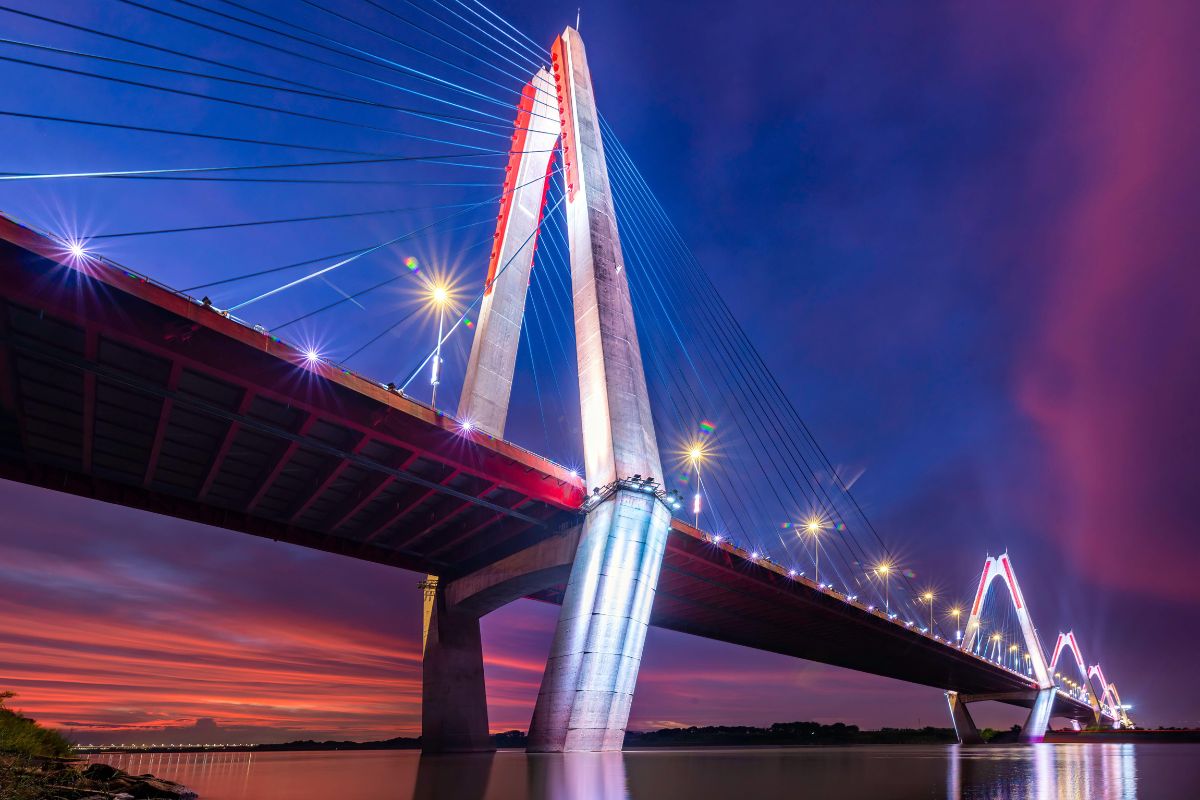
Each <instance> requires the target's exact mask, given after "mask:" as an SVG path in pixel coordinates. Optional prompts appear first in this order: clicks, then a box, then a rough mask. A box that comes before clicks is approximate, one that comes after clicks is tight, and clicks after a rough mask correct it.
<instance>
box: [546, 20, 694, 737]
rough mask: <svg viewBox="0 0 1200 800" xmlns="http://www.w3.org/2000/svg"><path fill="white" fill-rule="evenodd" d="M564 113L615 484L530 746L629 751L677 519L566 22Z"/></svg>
mask: <svg viewBox="0 0 1200 800" xmlns="http://www.w3.org/2000/svg"><path fill="white" fill-rule="evenodd" d="M551 59H552V62H553V66H554V77H555V82H556V89H557V94H558V104H559V108H560V112H561V115H562V151H563V163H564V169H565V174H566V193H567V200H566V216H567V228H568V230H567V233H568V238H569V241H570V251H571V284H572V291H573V295H574V304H575V341H576V352H577V356H578V362H579V398H580V411H581V420H582V423H583V447H584V465H585V472H586V478H587V484H588V486H592V487H603V488H604V489H607V491H606V492H604V493H602V494H601V497H602V498H603V499H602V500H601V501H600V502H598V503H597V504H596V505H595V506H594V507H593V508H591V510H590V511H589V513H588V516H587V518H586V521H585V522H584V529H583V532H582V535H581V537H580V541H579V549H578V551H577V553H576V556H575V561H574V564H573V565H572V568H571V576H570V578H569V580H568V582H567V588H566V593H565V596H564V599H563V607H562V611H561V613H560V615H559V620H558V627H557V628H556V630H555V633H554V640H553V644H552V645H551V651H550V657H549V659H548V661H547V663H546V671H545V673H544V675H543V676H542V687H541V691H540V692H539V694H538V699H537V705H536V707H535V709H534V714H533V721H532V723H531V724H530V728H529V750H530V751H532V752H562V751H568V750H591V751H602V750H619V749H621V745H622V743H623V740H624V736H625V726H626V724H627V722H628V721H629V708H630V704H631V702H632V700H633V689H634V685H635V684H636V682H637V673H638V668H639V666H640V665H641V657H642V646H643V644H644V643H645V638H646V628H647V625H648V623H649V619H650V607H651V605H652V603H653V600H654V590H655V587H656V586H657V583H658V574H659V570H660V569H661V567H662V557H663V552H664V550H665V549H666V540H667V534H668V532H669V530H670V512H669V511H668V510H667V508H666V506H665V505H664V504H663V503H662V502H661V501H660V500H659V499H658V498H657V497H655V495H654V494H653V493H652V492H648V491H645V490H643V489H640V488H633V487H632V486H630V485H629V484H618V483H617V481H618V479H623V480H624V479H630V478H633V477H634V476H640V477H641V478H643V479H645V478H650V477H654V478H657V479H660V480H661V477H662V474H663V473H662V466H661V463H660V461H659V454H658V443H657V441H656V439H655V435H654V422H653V419H652V417H651V413H650V399H649V395H648V393H647V391H646V375H645V371H644V369H643V367H642V355H641V349H640V347H639V346H638V340H637V329H636V326H635V324H634V317H633V305H632V302H631V300H630V295H629V285H628V283H627V282H626V276H625V263H624V258H623V256H622V254H621V242H620V237H619V235H618V232H617V222H616V216H615V213H614V209H613V202H612V193H611V189H610V186H609V181H608V168H607V165H606V164H605V161H604V146H603V143H602V141H601V136H600V122H599V116H598V115H597V112H596V104H595V98H594V96H593V92H592V81H591V75H590V73H589V71H588V66H587V57H586V55H585V53H584V49H583V42H582V41H581V40H580V38H579V34H578V32H576V31H575V30H573V29H571V28H567V29H566V31H564V32H563V35H562V36H561V37H559V39H557V40H556V41H555V43H554V46H553V48H552V51H551Z"/></svg>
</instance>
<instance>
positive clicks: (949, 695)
mask: <svg viewBox="0 0 1200 800" xmlns="http://www.w3.org/2000/svg"><path fill="white" fill-rule="evenodd" d="M946 702H947V703H949V705H950V719H951V721H953V722H954V732H955V733H956V734H958V743H959V744H983V737H982V736H980V735H979V728H977V727H975V720H973V719H971V712H970V711H968V710H967V704H966V703H965V702H963V700H962V699H961V698H960V697H959V696H958V692H946Z"/></svg>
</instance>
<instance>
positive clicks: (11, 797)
mask: <svg viewBox="0 0 1200 800" xmlns="http://www.w3.org/2000/svg"><path fill="white" fill-rule="evenodd" d="M12 696H13V694H12V692H0V799H2V800H109V798H114V799H115V798H124V799H126V800H192V798H195V797H196V795H195V793H194V792H191V791H189V790H188V789H186V788H185V787H183V786H180V785H179V784H177V783H172V782H171V781H165V780H161V779H159V778H155V777H154V776H153V775H130V774H128V773H126V772H122V771H121V770H119V769H116V768H115V767H110V766H108V765H107V764H85V763H83V762H82V761H79V760H77V759H74V758H71V757H70V755H71V744H70V742H68V741H67V740H66V739H65V738H64V737H63V736H62V734H60V733H58V732H57V731H53V730H50V729H49V728H46V727H43V726H41V725H39V724H38V723H37V721H36V720H33V719H30V718H29V717H26V716H24V715H22V714H20V713H18V712H16V711H13V710H12V709H10V708H5V707H4V701H6V700H8V699H9V698H11V697H12Z"/></svg>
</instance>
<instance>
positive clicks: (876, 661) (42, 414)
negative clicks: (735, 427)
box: [0, 215, 1093, 723]
mask: <svg viewBox="0 0 1200 800" xmlns="http://www.w3.org/2000/svg"><path fill="white" fill-rule="evenodd" d="M0 286H2V287H3V295H2V297H0V477H4V478H8V479H10V480H14V481H20V482H24V483H28V484H32V485H36V486H42V487H45V488H49V489H54V490H57V491H64V492H69V493H72V494H76V495H80V496H84V497H90V498H94V499H97V500H101V501H105V502H109V503H116V504H120V505H125V506H129V507H133V508H140V509H144V510H147V511H151V512H154V513H159V514H165V515H168V516H173V517H177V518H180V519H186V520H191V521H195V522H201V523H204V524H208V525H214V526H217V527H222V528H227V529H230V530H236V531H241V532H244V533H250V534H254V535H256V536H262V537H267V538H271V539H276V540H279V541H284V542H289V543H292V544H297V545H302V546H305V547H312V548H316V549H318V550H323V551H327V552H332V553H339V554H342V555H347V556H351V557H354V558H360V559H366V560H370V561H375V562H379V563H383V564H389V565H392V566H396V567H401V568H404V569H408V570H413V571H417V572H422V573H432V574H436V575H439V576H441V577H442V579H443V580H451V579H453V578H455V577H458V576H463V575H467V574H469V573H471V572H473V571H475V570H477V569H479V568H481V567H484V566H487V565H489V564H492V563H494V562H496V561H498V560H500V559H503V558H505V557H506V556H511V555H513V554H516V553H518V552H520V551H522V550H524V549H526V548H528V547H530V546H532V545H535V544H537V543H539V542H541V541H544V540H547V539H549V538H551V537H555V536H565V535H569V533H570V531H572V530H573V529H574V528H575V527H576V524H577V522H578V521H579V514H580V511H579V509H580V508H581V506H582V504H583V501H584V499H585V497H586V494H587V493H586V489H585V487H584V485H583V483H582V481H581V480H580V479H579V478H578V477H576V476H574V475H573V474H572V473H571V472H570V471H569V470H568V469H566V468H564V467H562V466H560V465H558V464H555V463H553V462H551V461H548V460H547V459H544V458H542V457H540V456H538V455H536V454H534V453H531V452H529V451H527V450H525V449H523V448H520V447H518V446H516V445H514V444H512V443H509V442H506V441H502V440H499V439H494V438H491V437H488V436H485V435H482V434H480V433H479V432H466V433H464V432H463V431H462V430H461V429H460V427H459V425H458V424H457V422H456V421H455V420H453V419H451V418H449V417H447V416H445V415H443V414H441V413H438V412H435V411H434V410H433V409H431V408H430V407H428V406H426V405H424V404H422V403H420V402H417V401H415V400H413V399H412V398H409V397H406V396H404V395H402V394H400V393H398V392H396V391H394V390H391V389H389V388H387V387H385V386H382V385H380V384H379V383H378V382H375V381H371V380H369V379H367V378H365V377H363V376H360V375H358V374H355V373H354V372H351V371H348V370H344V369H342V368H341V367H338V366H336V365H333V364H330V363H327V362H323V361H315V362H312V361H309V359H308V358H307V357H306V355H305V354H304V353H303V352H301V351H300V350H298V349H296V348H294V347H291V346H289V345H288V344H286V343H285V342H282V341H279V340H277V339H275V338H273V337H272V336H270V335H269V334H268V333H266V332H264V331H262V330H261V329H256V328H254V327H251V326H249V325H246V324H243V323H242V322H239V321H237V320H235V319H231V318H229V317H227V316H226V315H224V314H222V313H221V312H219V311H217V310H215V309H213V308H212V307H210V306H207V305H205V304H204V303H202V302H201V301H198V300H196V299H193V298H190V297H187V296H185V295H182V294H180V293H178V292H174V291H172V290H170V289H168V288H166V287H163V286H161V285H159V284H156V283H154V282H153V281H151V280H149V279H147V278H145V277H143V276H140V275H137V274H136V273H133V272H130V271H128V270H126V269H124V268H122V267H120V266H118V265H115V264H112V263H110V262H107V261H102V260H100V259H95V258H91V257H88V258H87V259H84V260H79V259H75V258H73V257H72V256H70V254H69V253H68V252H67V251H66V248H65V247H64V246H63V245H62V244H61V243H59V242H57V241H55V240H54V239H52V238H50V237H48V236H46V235H45V234H43V233H40V232H37V231H34V230H32V229H30V228H27V227H24V226H22V225H21V224H20V223H18V222H15V221H13V220H11V219H9V218H7V217H4V216H2V215H0ZM31 534H33V535H48V536H52V535H53V532H52V531H39V532H31ZM531 596H533V597H535V598H536V599H540V600H544V601H548V602H558V601H560V600H561V587H558V588H554V589H549V590H543V591H539V592H536V593H534V594H532V595H531ZM902 623H903V620H897V621H892V620H889V619H887V617H886V616H885V615H884V614H883V613H882V611H880V610H878V609H876V610H870V609H868V607H867V606H865V605H864V604H862V603H859V602H858V601H856V600H851V599H849V598H847V597H845V596H844V595H841V594H839V593H836V592H834V591H831V590H822V589H819V588H818V587H817V586H816V584H814V583H813V582H811V581H809V580H808V579H806V578H804V577H794V578H793V577H790V576H789V575H788V573H787V572H786V571H785V570H784V569H783V568H781V567H779V566H778V565H776V564H773V563H770V562H768V561H765V560H762V559H755V558H753V557H752V554H750V553H747V552H745V551H743V550H741V549H739V548H737V547H735V546H733V545H731V544H730V543H728V542H714V541H713V540H712V539H711V538H710V537H709V536H707V535H706V534H704V533H703V532H701V531H698V530H696V529H694V528H693V527H692V526H690V525H687V524H685V523H683V522H681V521H679V520H675V522H674V524H673V527H672V531H671V534H670V537H669V540H668V546H667V551H666V557H665V560H664V563H663V570H662V574H661V577H660V579H659V584H658V590H657V593H656V596H655V600H654V608H653V612H652V617H651V624H653V625H655V626H658V627H662V628H667V629H670V630H675V631H681V632H684V633H690V634H694V635H696V636H703V637H706V638H709V639H715V640H718V641H722V642H730V643H733V644H738V645H743V646H745V647H751V648H755V649H759V650H767V651H770V652H775V653H781V654H784V655H789V656H794V657H797V658H803V659H807V660H811V661H818V662H822V663H826V664H834V665H837V666H842V667H847V668H850V669H855V670H859V671H862V672H868V673H872V674H876V675H883V676H886V677H890V678H897V679H899V680H903V681H909V682H912V683H916V684H922V685H926V686H931V687H936V688H938V689H945V690H953V691H957V692H960V693H962V694H964V695H972V696H976V697H977V698H978V699H985V698H986V697H987V696H990V695H1001V696H1003V697H1002V701H1003V702H1007V703H1010V704H1013V705H1020V706H1025V707H1029V706H1030V705H1031V703H1032V699H1033V698H1032V690H1033V689H1034V688H1035V686H1034V682H1033V680H1032V679H1031V678H1029V677H1027V676H1025V675H1023V674H1021V673H1019V672H1015V671H1013V670H1010V669H1007V668H1005V667H1002V666H1000V665H997V664H994V663H992V662H990V661H987V660H985V659H983V658H980V657H978V656H975V655H973V654H970V653H966V652H963V651H961V650H959V649H957V648H956V647H954V646H953V645H951V644H950V643H948V642H946V641H944V640H940V639H937V638H935V637H933V636H930V635H927V634H923V633H921V632H920V630H918V629H917V628H916V627H915V626H913V627H909V626H906V625H904V624H902ZM1053 716H1056V717H1060V718H1068V719H1075V720H1079V721H1080V722H1084V723H1087V722H1089V721H1091V720H1092V719H1093V712H1092V710H1091V708H1090V707H1089V706H1088V705H1087V704H1086V703H1083V702H1081V701H1078V700H1076V699H1074V698H1072V697H1069V696H1067V695H1065V694H1063V693H1061V692H1060V693H1058V695H1057V697H1056V700H1055V703H1054V711H1053Z"/></svg>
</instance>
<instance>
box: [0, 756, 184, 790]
mask: <svg viewBox="0 0 1200 800" xmlns="http://www.w3.org/2000/svg"><path fill="white" fill-rule="evenodd" d="M0 797H2V798H4V800H109V799H110V798H121V797H124V798H129V799H131V800H195V798H196V793H195V792H193V791H191V790H190V789H188V788H187V787H184V786H181V785H179V784H178V783H174V782H173V781H168V780H163V779H162V778H156V777H154V776H153V775H130V774H129V773H127V772H123V771H122V770H119V769H117V768H116V767H110V766H109V765H107V764H83V763H81V762H78V761H74V760H72V759H61V758H38V757H34V756H21V755H13V754H5V753H0Z"/></svg>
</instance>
